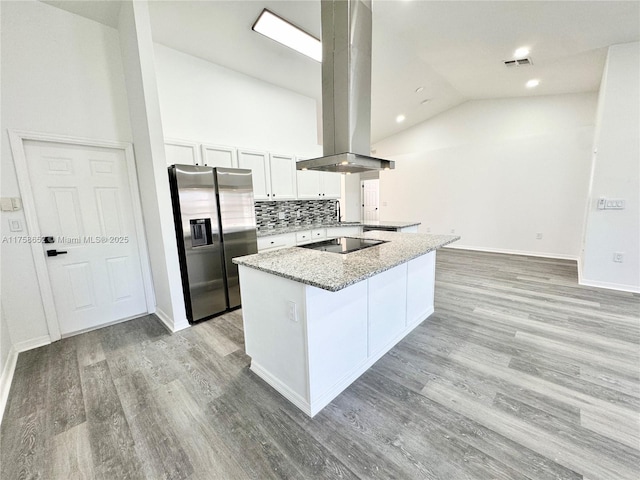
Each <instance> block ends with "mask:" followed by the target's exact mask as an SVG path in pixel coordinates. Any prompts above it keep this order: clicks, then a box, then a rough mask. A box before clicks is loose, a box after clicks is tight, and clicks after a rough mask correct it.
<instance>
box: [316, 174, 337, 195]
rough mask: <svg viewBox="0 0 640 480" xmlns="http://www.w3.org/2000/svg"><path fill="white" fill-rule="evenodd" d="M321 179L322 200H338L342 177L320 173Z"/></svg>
mask: <svg viewBox="0 0 640 480" xmlns="http://www.w3.org/2000/svg"><path fill="white" fill-rule="evenodd" d="M320 175H321V177H322V198H340V195H341V193H342V192H341V190H342V175H341V174H339V173H332V172H320Z"/></svg>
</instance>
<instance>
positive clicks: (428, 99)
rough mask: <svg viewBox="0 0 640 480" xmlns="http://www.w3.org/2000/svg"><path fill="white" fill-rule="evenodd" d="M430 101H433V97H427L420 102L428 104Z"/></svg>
mask: <svg viewBox="0 0 640 480" xmlns="http://www.w3.org/2000/svg"><path fill="white" fill-rule="evenodd" d="M430 101H431V99H430V98H427V99H426V100H422V101H421V102H420V105H426V104H427V103H429V102H430Z"/></svg>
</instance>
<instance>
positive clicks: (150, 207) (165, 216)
mask: <svg viewBox="0 0 640 480" xmlns="http://www.w3.org/2000/svg"><path fill="white" fill-rule="evenodd" d="M118 27H119V31H120V45H121V50H122V61H123V64H124V69H125V78H126V85H127V93H128V97H129V110H130V113H131V123H132V132H133V136H134V149H135V154H136V168H137V171H138V183H139V185H140V197H141V202H142V208H143V212H144V218H145V231H146V234H147V245H148V248H149V261H150V263H151V273H152V276H153V283H154V290H155V298H156V311H155V313H156V314H157V315H158V317H159V318H160V319H161V320H162V321H163V322H164V323H165V324H166V325H167V327H168V328H169V329H170V330H171V331H177V330H181V329H183V328H186V327H188V326H189V323H188V321H187V316H186V311H185V305H184V297H183V291H182V282H181V279H180V278H181V277H180V265H179V262H178V247H177V243H176V237H175V230H174V223H173V213H172V209H171V196H170V193H169V180H168V175H167V163H166V159H165V152H164V137H163V133H162V121H161V114H160V103H159V101H158V87H157V83H156V71H155V61H154V52H153V41H152V37H151V23H150V20H149V10H148V5H147V3H146V2H137V1H131V0H129V1H126V2H123V3H122V6H121V8H120V17H119V23H118Z"/></svg>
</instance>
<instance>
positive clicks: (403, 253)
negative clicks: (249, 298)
mask: <svg viewBox="0 0 640 480" xmlns="http://www.w3.org/2000/svg"><path fill="white" fill-rule="evenodd" d="M357 237H361V238H374V239H378V240H385V241H386V242H387V243H383V244H381V245H376V246H373V247H369V248H365V249H363V250H358V251H356V252H352V253H347V254H339V253H332V252H322V251H318V250H311V249H308V248H302V247H291V248H284V249H281V250H276V251H272V252H265V253H258V254H255V255H247V256H245V257H237V258H234V259H233V263H236V264H238V265H244V266H247V267H250V268H254V269H256V270H260V271H263V272H267V273H271V274H273V275H278V276H280V277H284V278H288V279H289V280H294V281H296V282H300V283H304V284H306V285H311V286H314V287H318V288H322V289H324V290H328V291H330V292H337V291H338V290H342V289H343V288H346V287H348V286H349V285H353V284H354V283H357V282H360V281H362V280H365V279H367V278H369V277H372V276H374V275H377V274H378V273H380V272H384V271H385V270H389V269H391V268H393V267H395V266H397V265H400V264H402V263H406V262H408V261H409V260H412V259H414V258H417V257H419V256H421V255H424V254H426V253H428V252H431V251H432V250H435V249H437V248H440V247H442V246H444V245H448V244H450V243H453V242H455V241H456V240H459V239H460V237H457V236H453V235H425V234H417V233H395V232H381V231H372V232H367V233H365V234H363V235H358V236H357ZM357 237H356V238H357Z"/></svg>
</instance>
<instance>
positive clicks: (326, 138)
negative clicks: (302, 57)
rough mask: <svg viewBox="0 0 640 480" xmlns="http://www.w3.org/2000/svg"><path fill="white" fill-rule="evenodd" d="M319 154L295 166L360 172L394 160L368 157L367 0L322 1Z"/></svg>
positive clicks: (389, 166) (385, 167)
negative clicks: (320, 151) (321, 131)
mask: <svg viewBox="0 0 640 480" xmlns="http://www.w3.org/2000/svg"><path fill="white" fill-rule="evenodd" d="M321 8H322V128H323V141H322V145H323V147H322V149H323V156H322V157H320V158H312V159H310V160H303V161H301V162H298V163H297V169H298V170H321V171H325V172H340V173H360V172H366V171H370V170H389V169H392V168H395V162H393V161H391V160H384V159H381V158H375V157H371V156H370V154H369V152H370V148H371V0H322V4H321Z"/></svg>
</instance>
